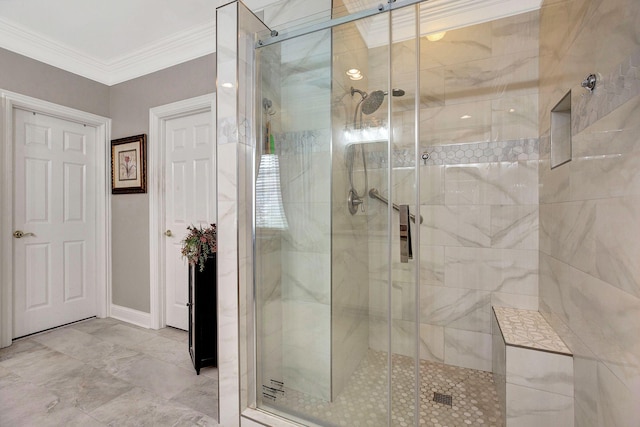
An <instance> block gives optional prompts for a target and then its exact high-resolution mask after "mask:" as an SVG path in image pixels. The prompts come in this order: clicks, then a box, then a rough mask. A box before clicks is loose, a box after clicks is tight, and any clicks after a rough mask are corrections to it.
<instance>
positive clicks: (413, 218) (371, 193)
mask: <svg viewBox="0 0 640 427" xmlns="http://www.w3.org/2000/svg"><path fill="white" fill-rule="evenodd" d="M369 197H371V198H372V199H378V200H380V201H381V202H382V203H385V204H387V205H388V204H389V200H387V199H386V198H384V197H383V196H381V195H380V192H378V190H377V189H375V188H372V189H371V190H369ZM391 206H392V207H393V210H395V211H398V212H400V206H398V205H396V204H395V203H391ZM409 218H411V221H413V223H414V224H415V223H416V216H415V215H414V214H410V215H409ZM420 224H422V215H420Z"/></svg>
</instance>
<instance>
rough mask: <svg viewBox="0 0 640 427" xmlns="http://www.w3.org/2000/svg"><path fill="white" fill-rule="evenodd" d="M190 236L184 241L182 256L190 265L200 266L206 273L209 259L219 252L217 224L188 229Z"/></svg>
mask: <svg viewBox="0 0 640 427" xmlns="http://www.w3.org/2000/svg"><path fill="white" fill-rule="evenodd" d="M187 230H188V231H189V234H187V237H185V238H184V240H183V241H182V256H183V257H185V258H186V259H187V261H188V262H189V264H192V265H196V264H197V265H198V266H199V267H200V271H204V265H205V262H206V261H207V258H208V257H209V256H210V255H212V254H214V253H215V252H216V251H217V250H218V230H217V228H216V225H215V224H211V226H210V227H207V228H202V227H197V228H196V227H194V226H193V225H190V226H188V227H187Z"/></svg>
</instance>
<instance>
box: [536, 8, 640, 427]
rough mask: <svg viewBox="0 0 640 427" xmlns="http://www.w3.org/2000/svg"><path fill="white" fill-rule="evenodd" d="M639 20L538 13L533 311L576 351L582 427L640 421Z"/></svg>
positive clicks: (628, 15) (620, 14)
mask: <svg viewBox="0 0 640 427" xmlns="http://www.w3.org/2000/svg"><path fill="white" fill-rule="evenodd" d="M639 22H640V3H638V2H637V1H635V0H612V1H609V2H604V1H587V0H565V1H545V2H544V3H543V7H542V9H541V18H540V34H541V39H540V46H541V48H540V135H541V143H540V153H541V154H540V156H541V159H540V166H539V180H540V233H539V237H540V241H539V249H540V283H539V291H540V311H541V312H542V313H543V315H544V316H545V317H546V318H547V320H548V321H549V323H551V324H552V325H553V326H554V327H555V329H556V330H557V331H558V332H559V334H560V336H561V337H562V339H563V340H564V341H565V342H566V343H567V344H568V346H569V347H570V349H571V350H572V352H573V353H574V361H575V362H574V364H575V385H574V387H575V424H576V425H580V426H587V427H590V426H601V425H607V426H613V427H616V426H629V425H635V424H637V422H638V420H639V419H640V406H639V405H638V401H640V342H639V341H638V331H640V244H639V243H638V239H637V236H638V235H640V226H639V225H638V224H640V222H639V221H638V218H640V139H639V137H638V135H640V43H639V42H638V40H640V25H638V23H639ZM591 73H596V74H597V75H598V83H597V86H596V89H595V91H594V92H593V93H591V94H589V93H587V92H586V91H585V90H584V89H582V88H581V87H580V82H581V81H582V80H583V79H584V78H585V77H586V76H587V75H588V74H591ZM568 90H571V92H572V127H573V129H572V136H573V160H572V161H570V162H569V163H566V164H565V165H563V166H560V167H558V168H555V169H553V170H551V169H550V166H549V123H550V120H549V111H550V109H551V108H552V107H553V105H555V103H556V102H557V101H558V100H559V99H560V97H562V94H563V93H566V92H567V91H568Z"/></svg>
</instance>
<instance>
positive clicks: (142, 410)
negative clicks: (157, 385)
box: [91, 388, 218, 426]
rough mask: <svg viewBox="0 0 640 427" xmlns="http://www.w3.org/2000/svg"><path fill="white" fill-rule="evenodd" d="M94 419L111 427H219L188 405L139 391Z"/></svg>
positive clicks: (105, 408)
mask: <svg viewBox="0 0 640 427" xmlns="http://www.w3.org/2000/svg"><path fill="white" fill-rule="evenodd" d="M91 416H93V417H94V418H96V419H97V420H99V421H101V422H103V423H105V424H107V425H110V426H178V425H179V426H190V425H193V426H195V425H197V426H216V425H218V424H217V422H216V421H215V420H214V419H213V418H211V417H208V416H207V415H204V414H202V413H200V412H198V411H194V410H193V409H190V408H188V407H186V406H184V405H181V404H179V403H176V402H171V401H168V400H162V399H158V398H157V396H156V395H154V394H153V393H150V392H148V391H145V390H142V389H140V388H135V389H133V390H131V391H129V392H127V393H125V394H123V395H122V396H120V397H118V398H116V399H114V400H112V401H111V402H109V403H107V404H105V405H103V406H101V407H99V408H97V409H95V410H94V411H92V412H91Z"/></svg>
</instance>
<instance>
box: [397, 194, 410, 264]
mask: <svg viewBox="0 0 640 427" xmlns="http://www.w3.org/2000/svg"><path fill="white" fill-rule="evenodd" d="M399 208H400V262H401V263H408V262H409V260H410V259H412V258H413V254H412V253H411V252H412V251H411V228H410V225H409V205H400V206H399Z"/></svg>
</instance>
